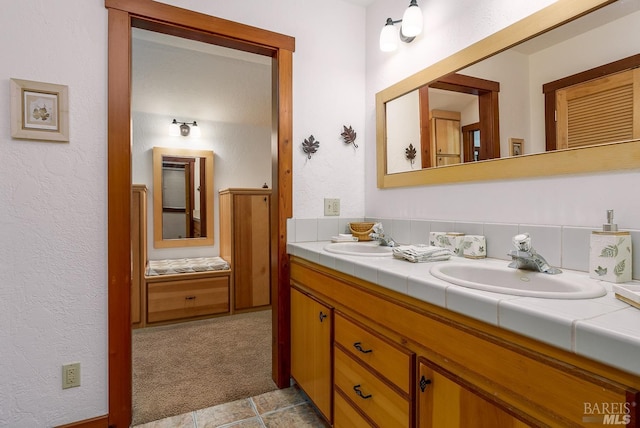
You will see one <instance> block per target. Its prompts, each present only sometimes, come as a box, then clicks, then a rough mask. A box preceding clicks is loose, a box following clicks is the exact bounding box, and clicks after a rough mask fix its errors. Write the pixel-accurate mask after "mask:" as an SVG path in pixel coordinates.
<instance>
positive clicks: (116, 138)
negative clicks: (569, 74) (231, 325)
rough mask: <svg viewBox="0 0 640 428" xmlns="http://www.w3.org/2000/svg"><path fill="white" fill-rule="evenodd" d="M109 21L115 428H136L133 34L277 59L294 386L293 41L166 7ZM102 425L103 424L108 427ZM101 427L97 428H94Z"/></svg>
mask: <svg viewBox="0 0 640 428" xmlns="http://www.w3.org/2000/svg"><path fill="white" fill-rule="evenodd" d="M105 7H106V8H107V9H108V10H109V15H108V28H109V35H108V50H109V51H108V79H109V81H108V108H107V111H108V130H107V132H108V136H107V144H108V172H107V182H108V200H107V204H108V235H107V236H108V261H107V266H108V287H109V290H108V304H109V315H108V330H109V338H108V352H109V354H108V359H109V415H108V426H109V427H110V428H124V427H129V424H130V423H131V417H132V411H131V400H132V391H131V373H132V367H131V320H130V318H131V311H130V305H131V302H130V287H131V248H130V245H131V239H130V238H131V236H130V235H131V133H130V123H131V114H130V110H131V105H130V102H131V81H130V76H131V28H132V27H137V28H144V29H147V30H151V31H158V32H162V33H165V34H172V35H176V36H178V37H184V38H189V39H192V40H199V41H204V42H206V43H215V44H220V45H222V46H226V47H231V48H234V49H240V50H244V51H247V52H253V53H257V54H261V55H266V56H270V57H271V58H273V64H274V65H273V67H274V73H273V74H274V78H273V91H274V95H273V99H274V115H273V116H274V124H273V128H274V135H276V136H275V137H274V142H273V144H274V147H275V146H277V147H275V148H276V150H273V152H274V153H275V154H274V156H273V158H272V159H273V165H274V168H273V169H274V173H273V174H274V180H273V186H274V189H273V195H274V197H275V198H276V200H277V203H274V204H272V207H273V208H272V209H273V211H272V223H273V224H272V230H273V234H272V245H271V250H272V258H271V259H272V260H273V261H274V262H272V263H274V264H272V301H273V302H276V304H274V305H273V317H274V325H273V332H274V333H273V334H274V339H273V343H274V346H273V367H274V370H273V379H274V381H275V382H276V384H277V385H278V387H280V388H284V387H287V386H289V370H290V367H289V362H290V360H289V347H290V343H289V342H290V341H289V324H290V321H289V257H288V255H287V252H286V237H287V218H289V217H291V215H292V188H293V183H292V181H293V178H292V165H293V161H292V150H291V139H292V134H293V129H292V127H293V124H292V98H293V90H292V87H293V84H292V81H293V73H292V70H293V68H292V63H293V51H294V48H295V39H294V38H293V37H290V36H286V35H282V34H278V33H274V32H271V31H266V30H262V29H259V28H255V27H250V26H247V25H244V24H239V23H236V22H232V21H227V20H224V19H220V18H216V17H212V16H208V15H205V14H202V13H198V12H193V11H190V10H187V9H181V8H178V7H174V6H170V5H167V4H163V3H158V2H155V1H152V0H105ZM100 426H102V425H100ZM92 428H93V427H92Z"/></svg>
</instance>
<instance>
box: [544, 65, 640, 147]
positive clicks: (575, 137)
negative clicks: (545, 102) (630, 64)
mask: <svg viewBox="0 0 640 428" xmlns="http://www.w3.org/2000/svg"><path fill="white" fill-rule="evenodd" d="M639 99H640V69H636V70H628V71H625V72H622V73H617V74H613V75H609V76H605V77H603V78H600V79H596V80H591V81H588V82H585V83H581V84H578V85H574V86H571V87H568V88H565V89H560V90H558V91H557V94H556V100H557V102H556V108H557V132H558V135H557V141H558V148H559V149H566V148H575V147H583V146H591V145H594V144H601V143H610V142H614V141H624V140H629V139H632V138H638V137H639V136H640V113H639V112H640V105H639V103H638V100H639Z"/></svg>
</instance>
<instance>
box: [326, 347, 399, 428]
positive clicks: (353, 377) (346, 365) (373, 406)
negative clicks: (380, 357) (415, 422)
mask: <svg viewBox="0 0 640 428" xmlns="http://www.w3.org/2000/svg"><path fill="white" fill-rule="evenodd" d="M334 370H335V373H334V379H335V387H336V389H339V390H340V391H341V392H342V393H344V395H345V396H346V397H348V399H349V400H350V401H351V402H352V403H353V404H354V405H355V406H356V407H357V408H359V409H360V410H361V412H362V413H363V414H365V415H368V416H369V417H370V418H371V420H373V421H374V422H375V423H376V424H377V425H378V426H381V427H385V428H387V427H389V428H391V427H408V426H409V425H410V419H409V414H410V412H409V409H410V406H409V401H408V400H407V399H406V398H404V397H402V396H401V395H400V394H399V393H398V392H396V391H395V390H393V389H392V388H391V387H390V386H389V385H387V384H385V383H384V381H383V380H380V379H378V378H377V377H376V375H374V374H373V373H372V372H370V371H369V370H367V369H366V368H365V367H364V366H362V365H361V364H360V363H358V362H357V361H356V360H354V359H353V358H352V357H350V356H349V355H348V354H346V353H345V352H343V351H342V350H341V349H340V348H335V350H334ZM358 391H359V392H358Z"/></svg>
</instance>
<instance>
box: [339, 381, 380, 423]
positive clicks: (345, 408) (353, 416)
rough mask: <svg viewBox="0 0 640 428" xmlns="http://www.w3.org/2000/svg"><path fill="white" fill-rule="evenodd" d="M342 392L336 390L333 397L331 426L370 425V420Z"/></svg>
mask: <svg viewBox="0 0 640 428" xmlns="http://www.w3.org/2000/svg"><path fill="white" fill-rule="evenodd" d="M342 394H343V392H342V391H340V390H337V391H336V393H335V394H334V397H333V428H353V427H367V426H370V425H371V422H369V421H368V420H367V419H366V418H365V417H364V416H362V415H361V414H360V413H359V412H358V410H356V408H355V407H353V406H352V405H351V403H349V402H348V401H347V400H346V399H345V398H344V396H343V395H342Z"/></svg>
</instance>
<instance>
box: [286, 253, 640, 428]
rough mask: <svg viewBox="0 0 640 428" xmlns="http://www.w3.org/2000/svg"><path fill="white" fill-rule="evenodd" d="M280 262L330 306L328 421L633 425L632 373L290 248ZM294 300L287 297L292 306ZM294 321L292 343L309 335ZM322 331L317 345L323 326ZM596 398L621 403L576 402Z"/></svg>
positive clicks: (638, 414) (636, 382) (639, 382)
mask: <svg viewBox="0 0 640 428" xmlns="http://www.w3.org/2000/svg"><path fill="white" fill-rule="evenodd" d="M290 266H291V284H292V287H295V288H294V289H292V294H293V293H294V292H295V293H299V294H301V292H303V293H305V294H304V295H305V296H307V297H306V298H307V299H310V300H313V301H314V302H316V303H317V304H319V305H321V306H322V307H326V308H333V310H334V312H335V316H334V324H333V329H334V331H333V335H334V348H333V352H334V358H333V361H332V362H330V364H333V383H334V390H333V403H334V404H333V414H334V423H335V427H347V426H367V425H371V426H380V427H393V426H406V427H413V426H418V427H421V428H422V427H433V428H440V427H447V428H449V427H453V428H456V427H460V428H462V427H470V426H472V427H480V428H482V427H487V428H489V427H492V428H493V427H501V428H502V427H506V428H510V427H514V428H519V427H524V426H536V427H537V426H550V427H579V426H589V425H588V424H587V423H586V422H588V423H589V424H593V423H596V422H598V421H599V424H600V425H602V424H603V421H609V423H613V422H612V421H614V422H616V423H621V422H624V424H625V426H627V427H640V421H639V419H640V411H639V408H640V406H637V405H633V404H632V403H640V392H638V391H639V390H640V376H636V375H631V374H629V373H627V372H623V371H621V370H618V369H615V368H613V367H609V366H607V365H605V364H602V363H599V362H596V361H593V360H590V359H587V358H584V357H581V356H578V355H576V354H573V353H570V352H567V351H565V350H562V349H558V348H555V347H553V346H550V345H547V344H544V343H541V342H538V341H536V340H533V339H529V338H527V337H524V336H521V335H518V334H516V333H513V332H510V331H507V330H504V329H502V328H499V327H497V326H494V325H489V324H485V323H483V322H481V321H478V320H475V319H473V318H469V317H466V316H464V315H462V314H458V313H455V312H451V311H449V310H447V309H444V308H441V307H439V306H434V305H431V304H429V303H426V302H423V301H421V300H417V299H414V298H412V297H409V296H407V295H404V294H401V293H397V292H394V291H392V290H390V289H387V288H384V287H380V286H378V285H375V284H372V283H369V282H367V281H364V280H361V279H359V278H355V277H353V276H350V275H347V274H344V273H341V272H337V271H335V270H332V269H329V268H326V267H323V266H320V265H317V264H315V263H312V262H309V261H306V260H303V259H300V258H298V257H295V256H292V257H291V263H290ZM314 299H315V300H314ZM295 306H298V304H295V301H294V300H293V297H292V314H293V313H295V311H296V309H295ZM296 322H299V321H296V320H295V319H294V318H293V317H292V332H293V331H294V330H296V331H298V333H296V334H295V335H294V334H292V337H291V342H292V349H295V348H297V347H298V346H299V345H300V343H303V342H304V340H309V338H305V337H304V333H301V332H300V330H299V329H300V328H301V327H300V326H296ZM305 331H306V332H307V333H306V334H313V335H314V337H316V335H317V333H311V332H310V330H309V329H306V330H305ZM323 334H324V336H323V337H324V339H323V340H324V345H325V346H326V337H327V336H330V335H331V334H332V332H326V331H325V332H323ZM356 344H357V346H356ZM359 348H361V349H362V351H361V350H360V349H359ZM370 349H372V350H373V351H372V352H364V351H367V350H370ZM327 353H328V352H327V351H326V350H325V351H324V355H325V356H326V355H327ZM291 358H292V372H293V367H296V366H297V365H298V364H305V363H309V362H308V361H304V360H305V359H306V358H308V354H307V353H303V352H300V351H299V350H298V351H296V352H292V356H291ZM416 361H417V363H416ZM416 364H417V365H418V367H416ZM305 368H306V370H307V371H310V372H314V369H313V368H312V367H309V366H305ZM316 370H317V371H315V372H314V374H315V375H316V376H324V377H322V378H321V379H320V378H316V380H315V382H320V383H324V384H325V385H326V382H331V375H330V373H327V367H326V362H325V363H324V365H323V366H322V369H321V370H320V369H318V368H316ZM296 380H297V378H296ZM356 386H357V388H356ZM303 389H304V388H303ZM305 391H306V389H305ZM358 391H359V392H358ZM311 399H312V400H313V401H314V402H315V399H314V398H313V397H311ZM323 400H324V402H325V403H326V402H327V401H329V402H331V398H327V397H326V395H325V396H323ZM598 403H617V404H616V406H617V407H615V408H617V409H620V408H622V409H625V408H628V409H629V413H628V414H627V415H625V414H618V415H613V416H607V418H612V419H605V416H606V415H603V414H595V415H594V414H590V413H589V411H588V410H585V409H587V408H588V406H589V405H591V406H593V405H598ZM316 404H317V403H316ZM325 406H326V404H325ZM585 406H587V407H585ZM325 412H326V410H324V411H323V413H325ZM585 412H586V413H585ZM325 414H326V413H325ZM585 421H586V422H585ZM594 426H598V425H597V423H596V424H595V425H594Z"/></svg>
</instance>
